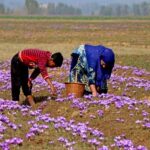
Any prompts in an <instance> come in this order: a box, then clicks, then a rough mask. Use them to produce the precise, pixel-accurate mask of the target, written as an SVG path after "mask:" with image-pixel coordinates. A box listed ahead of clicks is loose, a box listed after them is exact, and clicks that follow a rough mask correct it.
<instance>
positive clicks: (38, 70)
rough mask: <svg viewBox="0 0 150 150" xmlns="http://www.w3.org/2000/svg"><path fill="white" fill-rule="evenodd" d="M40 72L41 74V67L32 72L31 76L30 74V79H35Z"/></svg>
mask: <svg viewBox="0 0 150 150" xmlns="http://www.w3.org/2000/svg"><path fill="white" fill-rule="evenodd" d="M39 74H40V69H39V68H36V69H35V70H34V71H33V72H32V74H31V76H30V79H31V80H34V79H35V78H36V77H37V76H38V75H39Z"/></svg>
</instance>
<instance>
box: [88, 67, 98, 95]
mask: <svg viewBox="0 0 150 150" xmlns="http://www.w3.org/2000/svg"><path fill="white" fill-rule="evenodd" d="M87 76H88V79H89V86H90V90H91V92H92V95H93V96H94V97H95V96H96V95H97V90H96V86H95V71H94V69H93V68H91V67H90V68H89V69H88V73H87Z"/></svg>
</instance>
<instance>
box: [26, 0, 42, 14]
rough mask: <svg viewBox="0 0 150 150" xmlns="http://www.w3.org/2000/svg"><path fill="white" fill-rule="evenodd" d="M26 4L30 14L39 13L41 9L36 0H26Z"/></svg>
mask: <svg viewBox="0 0 150 150" xmlns="http://www.w3.org/2000/svg"><path fill="white" fill-rule="evenodd" d="M25 6H26V9H27V12H28V14H30V15H34V14H38V13H39V11H40V9H39V4H38V2H37V1H36V0H25Z"/></svg>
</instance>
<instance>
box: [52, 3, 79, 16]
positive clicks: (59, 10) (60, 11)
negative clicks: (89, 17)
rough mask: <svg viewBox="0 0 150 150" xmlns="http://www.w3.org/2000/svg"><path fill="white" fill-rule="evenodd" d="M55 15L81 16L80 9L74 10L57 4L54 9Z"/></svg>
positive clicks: (65, 5) (62, 4) (71, 7)
mask: <svg viewBox="0 0 150 150" xmlns="http://www.w3.org/2000/svg"><path fill="white" fill-rule="evenodd" d="M55 14H56V15H81V14H82V12H81V10H80V9H76V8H74V7H73V6H68V5H67V4H64V3H58V5H57V6H56V7H55Z"/></svg>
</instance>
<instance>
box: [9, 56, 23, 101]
mask: <svg viewBox="0 0 150 150" xmlns="http://www.w3.org/2000/svg"><path fill="white" fill-rule="evenodd" d="M20 74H21V73H20V63H19V61H18V55H15V56H14V57H13V58H12V60H11V93H12V100H14V101H19V94H20V86H21V78H20Z"/></svg>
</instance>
